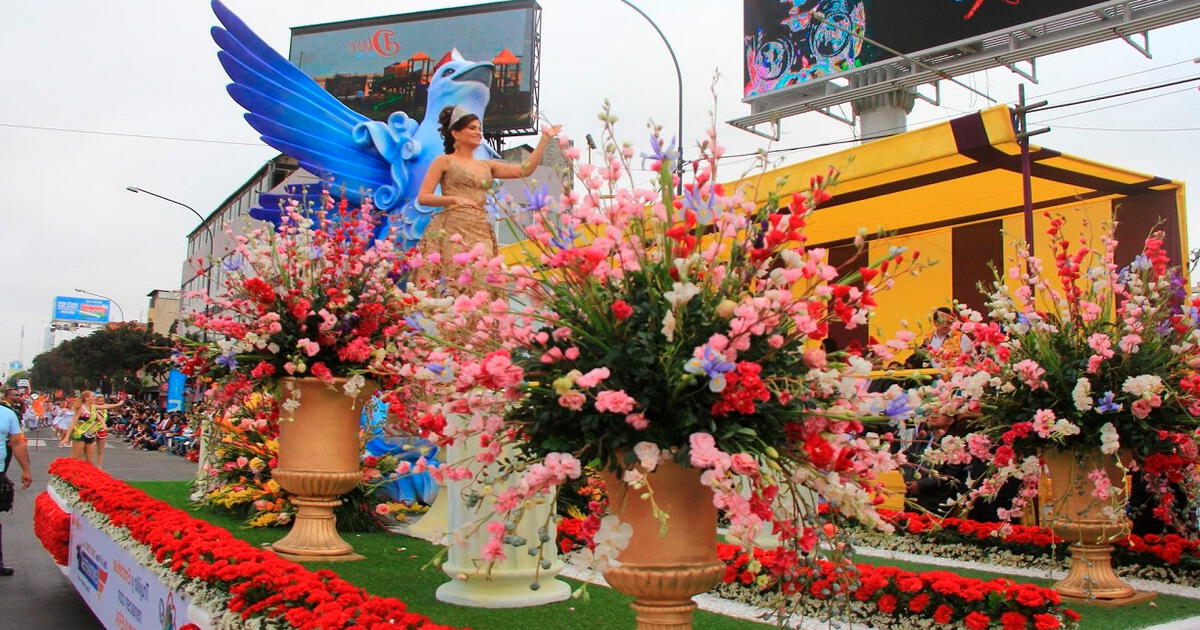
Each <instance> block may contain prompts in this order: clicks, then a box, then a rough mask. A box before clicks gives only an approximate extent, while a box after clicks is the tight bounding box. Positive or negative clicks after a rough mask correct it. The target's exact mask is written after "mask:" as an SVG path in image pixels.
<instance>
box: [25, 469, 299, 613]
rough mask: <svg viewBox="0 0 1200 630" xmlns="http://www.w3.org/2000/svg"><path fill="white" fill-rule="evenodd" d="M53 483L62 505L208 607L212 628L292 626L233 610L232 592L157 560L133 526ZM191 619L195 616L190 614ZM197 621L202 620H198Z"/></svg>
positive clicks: (193, 602)
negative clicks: (127, 526) (133, 532)
mask: <svg viewBox="0 0 1200 630" xmlns="http://www.w3.org/2000/svg"><path fill="white" fill-rule="evenodd" d="M49 487H50V489H51V490H52V491H53V493H52V495H51V496H55V494H57V497H56V499H55V500H56V501H60V503H59V505H63V504H66V505H67V506H69V508H67V509H66V511H68V512H74V513H76V514H78V515H79V516H81V517H83V518H86V519H87V520H89V521H91V523H92V525H94V526H95V527H96V528H97V529H99V530H100V531H102V532H104V533H105V534H106V535H107V536H108V537H109V538H111V539H112V540H113V542H115V543H116V544H117V546H119V547H121V548H122V549H124V550H125V551H127V552H129V555H130V556H133V559H134V560H135V561H136V562H137V563H138V564H140V565H142V566H144V567H146V568H147V569H148V570H149V571H150V572H151V573H153V574H154V575H156V576H157V577H158V578H159V580H161V581H162V583H163V584H165V585H166V586H167V587H168V588H171V589H174V590H177V591H182V592H184V593H186V594H187V596H188V598H189V599H190V603H189V608H190V607H193V606H194V607H199V608H202V609H203V610H204V612H203V613H202V614H201V615H197V617H201V616H206V617H208V619H209V620H211V621H210V623H209V625H208V626H207V628H208V629H210V630H243V629H244V630H287V629H289V628H291V627H292V626H291V624H288V623H287V622H286V621H283V620H282V619H263V618H250V619H243V618H242V617H241V615H239V614H238V613H236V612H233V611H231V610H229V606H228V604H229V600H230V599H232V598H231V597H230V595H229V593H228V592H226V591H224V590H222V589H219V588H216V587H214V586H211V585H209V584H208V583H206V582H204V581H202V580H196V579H191V578H187V577H184V576H182V575H180V574H178V573H175V572H174V571H172V570H171V569H170V567H167V566H164V565H162V564H161V563H159V562H158V561H156V560H155V559H154V553H153V551H151V549H150V547H149V546H147V545H144V544H142V543H140V542H138V541H137V540H135V539H134V538H133V536H132V535H131V534H130V533H129V530H127V529H125V528H124V527H119V526H116V525H113V524H112V522H111V521H110V520H109V518H108V516H107V515H105V514H104V513H103V512H100V511H99V510H97V509H96V508H95V507H93V506H92V504H90V503H88V502H87V501H84V500H82V499H80V498H79V493H78V492H76V491H75V489H74V488H72V487H71V486H70V484H68V483H67V482H66V481H63V480H62V479H61V478H59V477H53V478H51V480H50V484H49ZM189 619H191V615H190V614H189ZM193 623H195V621H193ZM197 625H200V624H199V623H197Z"/></svg>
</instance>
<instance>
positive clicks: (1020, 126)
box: [1013, 83, 1050, 256]
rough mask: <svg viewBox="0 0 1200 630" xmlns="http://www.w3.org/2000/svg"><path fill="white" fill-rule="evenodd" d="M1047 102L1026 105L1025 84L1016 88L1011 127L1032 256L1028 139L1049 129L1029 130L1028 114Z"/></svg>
mask: <svg viewBox="0 0 1200 630" xmlns="http://www.w3.org/2000/svg"><path fill="white" fill-rule="evenodd" d="M1047 104H1048V102H1047V101H1038V102H1036V103H1027V102H1026V101H1025V84H1024V83H1022V84H1021V85H1019V86H1018V87H1017V106H1016V107H1014V108H1013V125H1014V127H1015V128H1016V131H1017V143H1018V144H1019V145H1020V146H1021V191H1022V193H1023V195H1024V201H1025V213H1024V214H1025V248H1026V249H1027V250H1028V251H1029V255H1030V256H1032V255H1033V160H1032V159H1031V158H1030V157H1029V138H1030V137H1031V136H1036V135H1038V134H1042V133H1046V132H1047V131H1050V128H1049V127H1042V128H1041V129H1035V130H1033V131H1030V130H1029V117H1028V114H1029V112H1031V111H1034V110H1036V109H1041V108H1042V107H1045V106H1046V105H1047Z"/></svg>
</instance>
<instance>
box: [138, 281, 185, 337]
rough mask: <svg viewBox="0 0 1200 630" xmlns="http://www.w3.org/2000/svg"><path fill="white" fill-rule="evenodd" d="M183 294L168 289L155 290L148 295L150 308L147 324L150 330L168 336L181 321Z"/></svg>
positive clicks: (147, 311)
mask: <svg viewBox="0 0 1200 630" xmlns="http://www.w3.org/2000/svg"><path fill="white" fill-rule="evenodd" d="M181 295H182V293H181V292H180V291H169V290H166V289H155V290H153V291H151V292H149V293H147V294H146V297H148V298H150V308H149V309H147V310H146V313H147V315H146V320H147V324H148V325H149V326H150V330H152V331H154V332H156V333H158V334H160V335H168V334H170V333H171V332H172V330H171V328H172V327H173V326H174V325H175V322H176V320H178V319H179V302H180V297H181Z"/></svg>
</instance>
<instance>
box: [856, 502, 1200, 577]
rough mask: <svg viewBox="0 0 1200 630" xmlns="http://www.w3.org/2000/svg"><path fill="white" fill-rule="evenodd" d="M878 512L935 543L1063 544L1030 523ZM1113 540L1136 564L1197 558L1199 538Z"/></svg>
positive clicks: (1022, 548) (1040, 550)
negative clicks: (1005, 529)
mask: <svg viewBox="0 0 1200 630" xmlns="http://www.w3.org/2000/svg"><path fill="white" fill-rule="evenodd" d="M879 515H880V516H882V517H883V519H884V520H885V521H887V522H889V523H891V524H892V525H895V526H896V531H897V533H903V534H908V535H913V536H922V537H928V538H931V539H932V540H933V542H938V543H941V542H945V543H968V544H975V545H978V546H984V547H987V546H996V545H1000V546H1004V547H1010V548H1012V550H1013V551H1017V552H1023V553H1028V554H1031V555H1047V554H1049V553H1050V547H1051V546H1053V545H1056V544H1057V545H1061V544H1064V541H1063V539H1061V538H1059V537H1058V536H1056V535H1055V534H1054V532H1052V531H1050V530H1049V529H1046V528H1044V527H1036V526H1033V525H1010V526H1009V530H1010V531H1009V532H1008V533H1007V534H1005V535H1003V536H997V535H996V534H995V533H996V532H997V531H998V530H1000V529H1001V528H1002V527H1004V523H983V522H980V521H972V520H969V519H965V518H950V517H948V518H942V519H939V518H938V517H935V516H930V515H929V514H922V513H918V512H900V511H895V510H882V509H881V510H879ZM1113 544H1114V545H1116V547H1117V552H1118V561H1120V560H1122V558H1121V557H1120V556H1122V555H1126V554H1127V555H1126V559H1127V560H1129V561H1132V562H1137V563H1138V564H1157V563H1158V562H1165V563H1167V564H1170V565H1174V564H1179V563H1180V562H1181V561H1182V560H1184V559H1186V558H1200V540H1189V539H1187V538H1184V537H1182V536H1179V535H1177V534H1166V535H1162V536H1160V535H1157V534H1147V535H1145V536H1138V535H1137V534H1130V535H1128V536H1126V537H1124V538H1121V539H1120V540H1116V541H1114V542H1113ZM1145 556H1151V557H1145Z"/></svg>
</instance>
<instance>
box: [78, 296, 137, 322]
mask: <svg viewBox="0 0 1200 630" xmlns="http://www.w3.org/2000/svg"><path fill="white" fill-rule="evenodd" d="M75 292H76V293H82V294H84V295H90V296H92V297H98V298H100V299H102V300H108V301H109V302H112V305H113V306H115V307H117V312H118V313H120V314H121V321H122V322H123V321H125V309H123V308H121V305H120V304H117V301H116V300H114V299H112V298H110V297H107V296H104V295H100V294H99V293H92V292H91V291H84V290H83V289H75Z"/></svg>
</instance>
